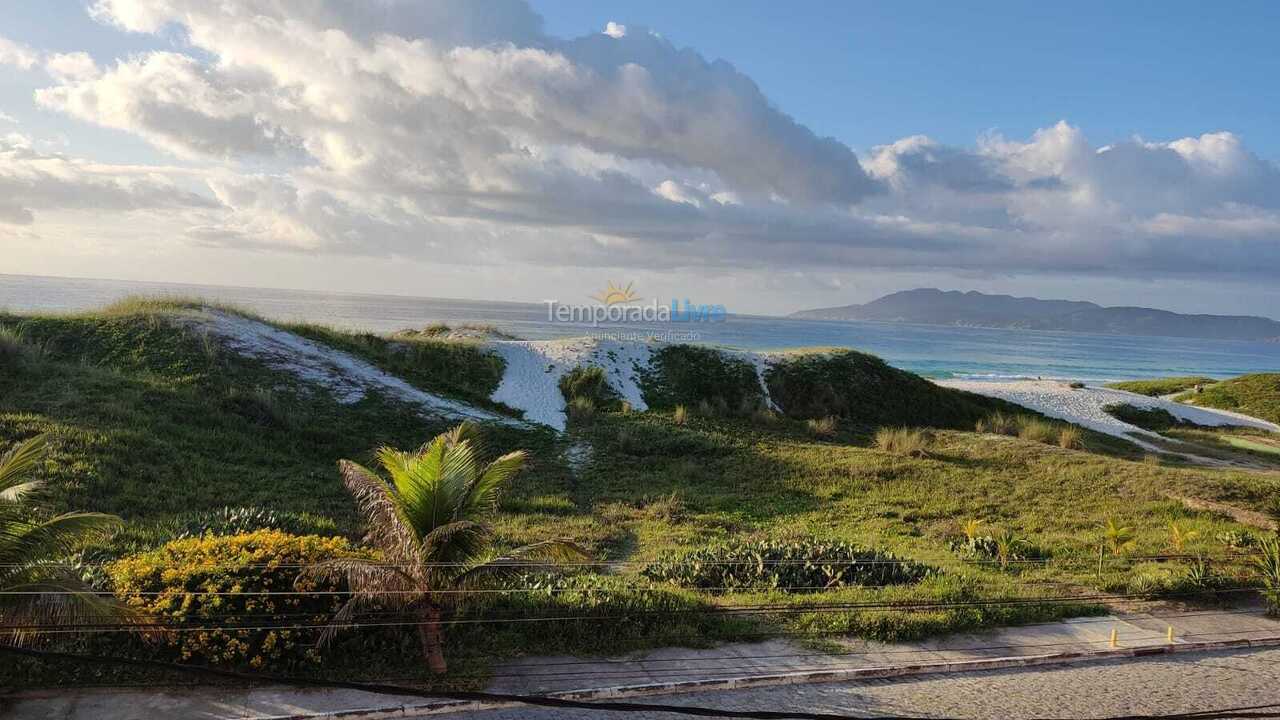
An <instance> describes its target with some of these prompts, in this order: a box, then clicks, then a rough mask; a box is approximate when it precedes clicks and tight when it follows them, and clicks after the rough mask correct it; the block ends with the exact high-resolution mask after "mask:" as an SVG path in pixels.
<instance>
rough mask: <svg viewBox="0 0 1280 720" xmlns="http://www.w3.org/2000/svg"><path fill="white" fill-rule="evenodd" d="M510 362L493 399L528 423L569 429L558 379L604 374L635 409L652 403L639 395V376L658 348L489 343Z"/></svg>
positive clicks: (580, 342) (592, 342) (591, 342)
mask: <svg viewBox="0 0 1280 720" xmlns="http://www.w3.org/2000/svg"><path fill="white" fill-rule="evenodd" d="M487 347H488V348H490V349H492V350H493V351H494V352H496V353H497V354H498V355H501V356H502V358H503V359H504V360H506V361H507V371H506V373H505V374H504V375H503V376H502V383H501V384H500V385H498V389H497V390H496V391H494V393H493V395H492V396H491V398H490V399H491V400H494V401H495V402H500V403H503V404H505V405H508V406H510V407H513V408H516V409H518V410H522V411H524V417H525V419H526V420H530V421H532V422H537V423H542V424H544V425H550V426H551V427H553V428H555V429H557V430H564V428H565V402H564V396H563V395H562V394H561V393H560V378H561V377H562V376H563V375H564V374H565V373H567V372H569V371H570V370H572V369H574V368H575V367H578V366H579V365H584V366H585V365H597V366H600V367H602V368H604V370H605V377H606V378H608V381H609V385H610V386H612V387H613V389H614V390H616V391H617V392H618V394H619V395H620V396H622V399H623V400H626V401H627V402H629V403H631V407H633V408H635V409H636V410H646V409H648V405H646V404H645V402H644V396H643V394H642V393H641V392H640V384H639V373H640V372H641V371H643V370H646V369H648V367H649V363H650V361H651V360H652V358H653V349H654V345H650V344H647V343H639V342H619V341H617V340H599V339H594V338H570V339H567V340H543V341H527V340H511V341H503V342H491V343H489V344H488V345H487Z"/></svg>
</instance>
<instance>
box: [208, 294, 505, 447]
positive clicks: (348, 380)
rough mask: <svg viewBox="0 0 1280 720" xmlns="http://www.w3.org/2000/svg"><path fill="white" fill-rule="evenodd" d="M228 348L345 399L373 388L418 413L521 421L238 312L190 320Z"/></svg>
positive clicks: (359, 397)
mask: <svg viewBox="0 0 1280 720" xmlns="http://www.w3.org/2000/svg"><path fill="white" fill-rule="evenodd" d="M190 322H191V324H192V326H193V327H195V328H197V329H201V330H205V331H207V332H209V333H210V334H212V335H214V336H215V337H217V338H218V340H220V341H221V342H222V343H223V344H225V345H226V346H227V347H228V348H230V349H231V350H233V351H235V352H237V353H239V354H241V355H244V356H246V357H251V358H254V359H255V360H258V361H260V362H262V363H264V364H266V365H267V366H268V367H270V368H272V369H274V370H278V371H281V372H286V373H288V374H290V375H293V376H294V377H296V378H298V379H299V380H301V381H303V382H305V383H307V384H309V385H313V386H318V387H321V388H324V389H325V390H326V391H328V392H330V393H332V394H333V396H334V398H336V399H337V400H338V402H340V403H343V404H346V405H350V404H353V403H356V402H359V401H360V400H362V399H363V398H364V397H365V396H366V395H368V394H369V393H370V392H377V393H379V394H382V395H384V396H386V397H390V398H394V399H396V400H400V401H402V402H405V403H408V404H410V405H414V406H416V407H417V408H418V409H419V410H420V411H421V412H422V414H423V415H425V416H429V417H437V418H444V419H447V420H476V421H482V422H499V423H505V424H519V423H520V421H518V420H515V419H514V418H510V417H506V416H504V415H500V414H498V413H495V412H490V411H488V410H484V409H481V408H477V407H474V406H471V405H468V404H466V403H463V402H458V401H456V400H450V399H448V398H444V397H440V396H439V395H433V394H431V393H428V392H424V391H422V390H419V389H418V388H416V387H414V386H412V385H410V384H409V383H407V382H405V381H404V380H401V379H400V378H398V377H396V376H394V375H391V374H390V373H387V372H384V371H382V370H380V369H378V368H377V367H374V366H373V365H371V364H370V363H368V362H365V361H364V360H361V359H360V358H357V357H355V356H354V355H351V354H349V353H345V352H343V351H341V350H336V349H334V348H331V347H328V346H325V345H322V344H320V343H316V342H312V341H310V340H307V339H306V338H304V337H301V336H299V335H295V334H294V333H291V332H288V331H285V330H281V329H279V328H277V327H273V326H271V325H268V324H266V323H263V322H260V321H258V320H253V319H251V318H246V317H243V316H240V315H234V314H231V313H225V312H220V311H217V310H210V311H205V312H202V313H200V314H199V315H197V316H195V317H194V318H193V319H192V320H191V321H190Z"/></svg>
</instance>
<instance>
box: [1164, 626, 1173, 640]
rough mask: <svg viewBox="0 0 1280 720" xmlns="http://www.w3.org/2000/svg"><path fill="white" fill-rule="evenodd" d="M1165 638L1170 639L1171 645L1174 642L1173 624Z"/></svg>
mask: <svg viewBox="0 0 1280 720" xmlns="http://www.w3.org/2000/svg"><path fill="white" fill-rule="evenodd" d="M1165 638H1166V639H1167V640H1168V641H1169V644H1170V645H1172V644H1173V626H1172V625H1170V626H1169V631H1168V632H1167V633H1165Z"/></svg>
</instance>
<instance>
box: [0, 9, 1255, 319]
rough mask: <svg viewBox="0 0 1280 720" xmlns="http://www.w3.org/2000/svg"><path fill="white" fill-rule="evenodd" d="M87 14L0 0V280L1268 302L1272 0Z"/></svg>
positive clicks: (832, 300) (738, 304)
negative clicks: (12, 276)
mask: <svg viewBox="0 0 1280 720" xmlns="http://www.w3.org/2000/svg"><path fill="white" fill-rule="evenodd" d="M92 3H93V4H94V5H95V6H96V10H95V12H94V13H93V14H94V15H95V16H96V17H90V14H91V13H90V12H89V11H88V10H87V6H88V4H89V3H88V2H87V1H86V0H50V1H49V2H43V3H7V4H5V5H4V6H3V7H0V244H2V245H3V246H4V249H5V251H6V253H5V260H4V264H0V272H27V273H35V274H63V275H77V276H95V277H103V276H105V277H120V278H125V279H140V280H173V281H189V282H199V283H222V284H238V285H258V286H279V287H297V288H315V289H341V290H351V291H364V292H378V291H386V292H395V293H404V294H417V295H434V296H453V297H469V298H494V299H513V300H530V301H538V300H542V299H548V298H551V297H559V296H561V295H564V296H567V297H579V296H584V295H587V294H589V293H591V292H594V291H596V290H598V287H599V286H602V285H603V283H604V280H606V279H611V280H614V281H617V282H628V281H633V282H636V283H637V285H638V286H640V287H643V288H646V292H648V293H649V294H652V295H673V296H679V295H687V294H689V292H690V289H691V288H697V289H699V291H700V292H699V296H703V295H705V296H707V297H708V298H709V299H713V300H716V301H718V302H721V303H723V304H726V305H728V306H729V307H730V308H731V309H734V310H740V311H747V312H764V313H770V312H777V313H783V312H789V311H791V310H794V309H798V308H802V307H806V306H827V305H835V304H844V303H849V302H859V301H865V300H869V299H871V298H873V297H875V296H877V295H880V294H883V293H887V292H891V291H894V290H899V289H903V288H909V287H916V286H937V287H943V288H955V289H963V290H968V289H975V290H982V291H987V292H1011V293H1015V294H1026V295H1038V296H1042V297H1050V296H1053V297H1068V298H1076V299H1088V300H1095V301H1099V302H1103V303H1109V304H1147V305H1154V306H1161V307H1168V308H1171V309H1177V310H1184V311H1214V312H1233V313H1248V312H1262V311H1263V309H1264V308H1271V307H1280V288H1278V287H1277V286H1276V283H1275V282H1274V278H1275V277H1276V273H1277V272H1280V122H1277V121H1278V120H1280V99H1278V98H1277V94H1276V93H1275V92H1274V90H1273V87H1274V86H1275V84H1276V81H1275V78H1276V77H1280V52H1277V51H1276V50H1275V49H1274V47H1273V46H1274V44H1275V38H1276V37H1277V36H1278V31H1280V3H1270V2H1238V3H1233V4H1231V5H1230V6H1228V7H1227V8H1225V9H1224V8H1221V7H1213V6H1209V5H1203V4H1194V3H1190V2H1165V3H1136V2H1135V3H1101V2H1089V3H1079V2H1077V3H1070V4H1047V3H1026V2H1019V3H1012V2H1008V3H1006V2H993V3H981V4H975V3H946V2H930V3H920V2H894V3H887V2H886V3H870V2H861V3H816V2H815V3H787V4H781V3H766V2H756V1H750V2H734V3H728V2H697V3H690V2H687V1H686V2H679V3H677V2H669V1H667V0H651V1H649V2H615V3H606V2H589V1H587V0H554V1H553V0H528V1H527V2H526V0H485V1H484V2H472V1H471V0H413V1H412V2H411V1H409V0H379V1H378V2H376V3H375V2H349V1H345V0H223V1H222V2H220V3H216V4H211V3H207V2H202V1H201V0H92ZM609 23H613V25H612V26H610V27H611V29H610V30H609V32H608V33H605V32H603V31H605V30H606V26H607V25H608V24H609ZM828 138H833V139H834V141H832V140H828ZM1270 312H1272V314H1274V311H1270Z"/></svg>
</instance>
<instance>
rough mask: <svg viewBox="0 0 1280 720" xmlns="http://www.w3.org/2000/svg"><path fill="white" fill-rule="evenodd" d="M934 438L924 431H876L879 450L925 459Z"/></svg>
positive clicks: (876, 442) (882, 429)
mask: <svg viewBox="0 0 1280 720" xmlns="http://www.w3.org/2000/svg"><path fill="white" fill-rule="evenodd" d="M932 439H933V438H932V437H931V436H930V435H929V433H927V432H925V431H924V430H916V429H912V428H880V429H879V430H877V431H876V435H875V445H876V447H877V448H879V449H881V450H883V451H885V452H887V453H892V454H894V455H907V456H914V457H924V456H925V455H927V454H928V452H929V443H930V442H931V441H932Z"/></svg>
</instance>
